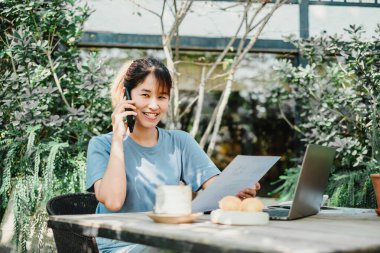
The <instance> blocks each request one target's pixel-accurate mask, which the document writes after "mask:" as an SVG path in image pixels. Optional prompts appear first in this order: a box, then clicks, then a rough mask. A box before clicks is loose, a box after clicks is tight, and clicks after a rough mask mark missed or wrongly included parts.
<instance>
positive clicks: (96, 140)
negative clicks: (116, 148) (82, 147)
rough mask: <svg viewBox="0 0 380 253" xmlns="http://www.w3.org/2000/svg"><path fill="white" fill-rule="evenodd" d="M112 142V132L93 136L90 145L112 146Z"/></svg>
mask: <svg viewBox="0 0 380 253" xmlns="http://www.w3.org/2000/svg"><path fill="white" fill-rule="evenodd" d="M111 142H112V132H110V133H106V134H101V135H97V136H93V137H92V138H91V140H90V144H89V145H103V146H106V147H109V146H111Z"/></svg>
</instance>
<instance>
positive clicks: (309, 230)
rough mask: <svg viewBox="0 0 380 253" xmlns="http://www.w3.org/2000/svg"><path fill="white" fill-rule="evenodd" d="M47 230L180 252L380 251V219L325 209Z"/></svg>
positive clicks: (56, 219) (119, 218) (94, 218)
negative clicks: (241, 220) (229, 220)
mask: <svg viewBox="0 0 380 253" xmlns="http://www.w3.org/2000/svg"><path fill="white" fill-rule="evenodd" d="M48 226H49V227H51V228H56V229H63V230H71V231H75V232H77V233H81V234H84V235H90V236H101V237H107V238H112V239H117V240H125V241H129V242H135V243H141V244H146V245H151V246H156V247H160V248H167V249H173V250H178V251H180V252H234V253H236V252H297V253H300V252H302V253H313V252H380V217H379V216H376V214H375V212H374V210H369V209H353V208H339V209H335V210H322V211H321V212H320V213H319V214H318V215H314V216H311V217H307V218H303V219H299V220H294V221H270V222H269V225H264V226H228V225H217V224H213V223H211V222H210V216H209V215H203V216H201V217H200V218H199V219H198V220H197V221H196V222H195V223H192V224H179V225H171V224H159V223H154V222H153V221H152V220H151V219H150V218H149V217H148V216H147V215H146V213H125V214H92V215H66V216H64V215H60V216H51V217H50V218H49V221H48Z"/></svg>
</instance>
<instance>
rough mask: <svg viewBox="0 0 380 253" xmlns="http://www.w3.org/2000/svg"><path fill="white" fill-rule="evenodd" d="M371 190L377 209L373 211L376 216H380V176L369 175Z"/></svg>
mask: <svg viewBox="0 0 380 253" xmlns="http://www.w3.org/2000/svg"><path fill="white" fill-rule="evenodd" d="M371 179H372V184H373V189H374V190H375V194H376V201H377V209H375V211H376V213H377V215H379V216H380V174H371Z"/></svg>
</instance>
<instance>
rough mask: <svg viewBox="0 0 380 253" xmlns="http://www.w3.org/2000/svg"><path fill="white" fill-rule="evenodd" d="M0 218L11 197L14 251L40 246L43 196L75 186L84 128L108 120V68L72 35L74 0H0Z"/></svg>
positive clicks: (79, 182) (82, 12)
mask: <svg viewBox="0 0 380 253" xmlns="http://www.w3.org/2000/svg"><path fill="white" fill-rule="evenodd" d="M0 13H1V23H0V26H1V29H0V30H1V34H0V83H1V89H0V106H1V112H0V122H1V124H0V131H1V132H0V134H1V136H0V160H1V161H2V162H1V165H0V170H1V175H2V176H1V178H0V203H1V204H0V220H1V217H2V216H3V214H4V210H5V208H6V207H7V204H8V201H9V199H10V196H11V195H12V196H13V199H14V207H13V210H14V214H15V232H16V234H15V241H16V244H17V247H18V251H26V250H27V248H28V247H27V242H31V243H32V245H34V246H35V247H37V248H42V247H44V242H45V241H44V240H45V238H44V235H45V234H46V211H45V206H46V202H47V200H48V199H49V198H51V197H52V196H55V195H58V194H62V193H66V192H75V191H83V190H84V188H85V186H84V175H85V151H86V148H87V143H88V141H89V139H90V138H91V136H93V135H95V134H99V133H101V132H104V131H105V129H107V128H109V127H110V118H109V116H110V114H111V113H110V110H111V106H110V103H109V99H108V83H109V76H110V75H109V74H108V73H107V72H106V71H105V70H104V69H103V68H102V64H101V62H100V61H99V60H98V59H97V57H96V55H89V56H87V57H86V58H85V59H84V60H81V57H80V55H79V50H78V47H77V41H78V39H79V38H80V35H81V33H82V26H83V22H84V21H85V20H86V19H87V18H88V16H89V14H90V11H89V8H88V7H87V6H85V5H82V6H79V5H77V3H76V1H72V0H63V1H62V0H60V1H50V0H49V1H47V0H34V1H21V0H5V1H4V0H2V1H0Z"/></svg>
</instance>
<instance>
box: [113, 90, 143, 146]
mask: <svg viewBox="0 0 380 253" xmlns="http://www.w3.org/2000/svg"><path fill="white" fill-rule="evenodd" d="M124 92H125V88H123V90H122V92H121V94H120V98H119V103H117V105H116V106H115V109H114V111H113V113H112V116H111V118H112V132H113V134H114V135H117V136H120V137H122V138H124V136H125V134H126V133H127V129H128V123H127V122H126V120H125V119H126V117H127V116H128V115H133V116H136V115H137V113H136V112H135V111H134V110H136V107H135V106H134V103H135V102H134V101H133V100H126V98H125V96H124ZM126 109H131V110H126Z"/></svg>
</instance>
